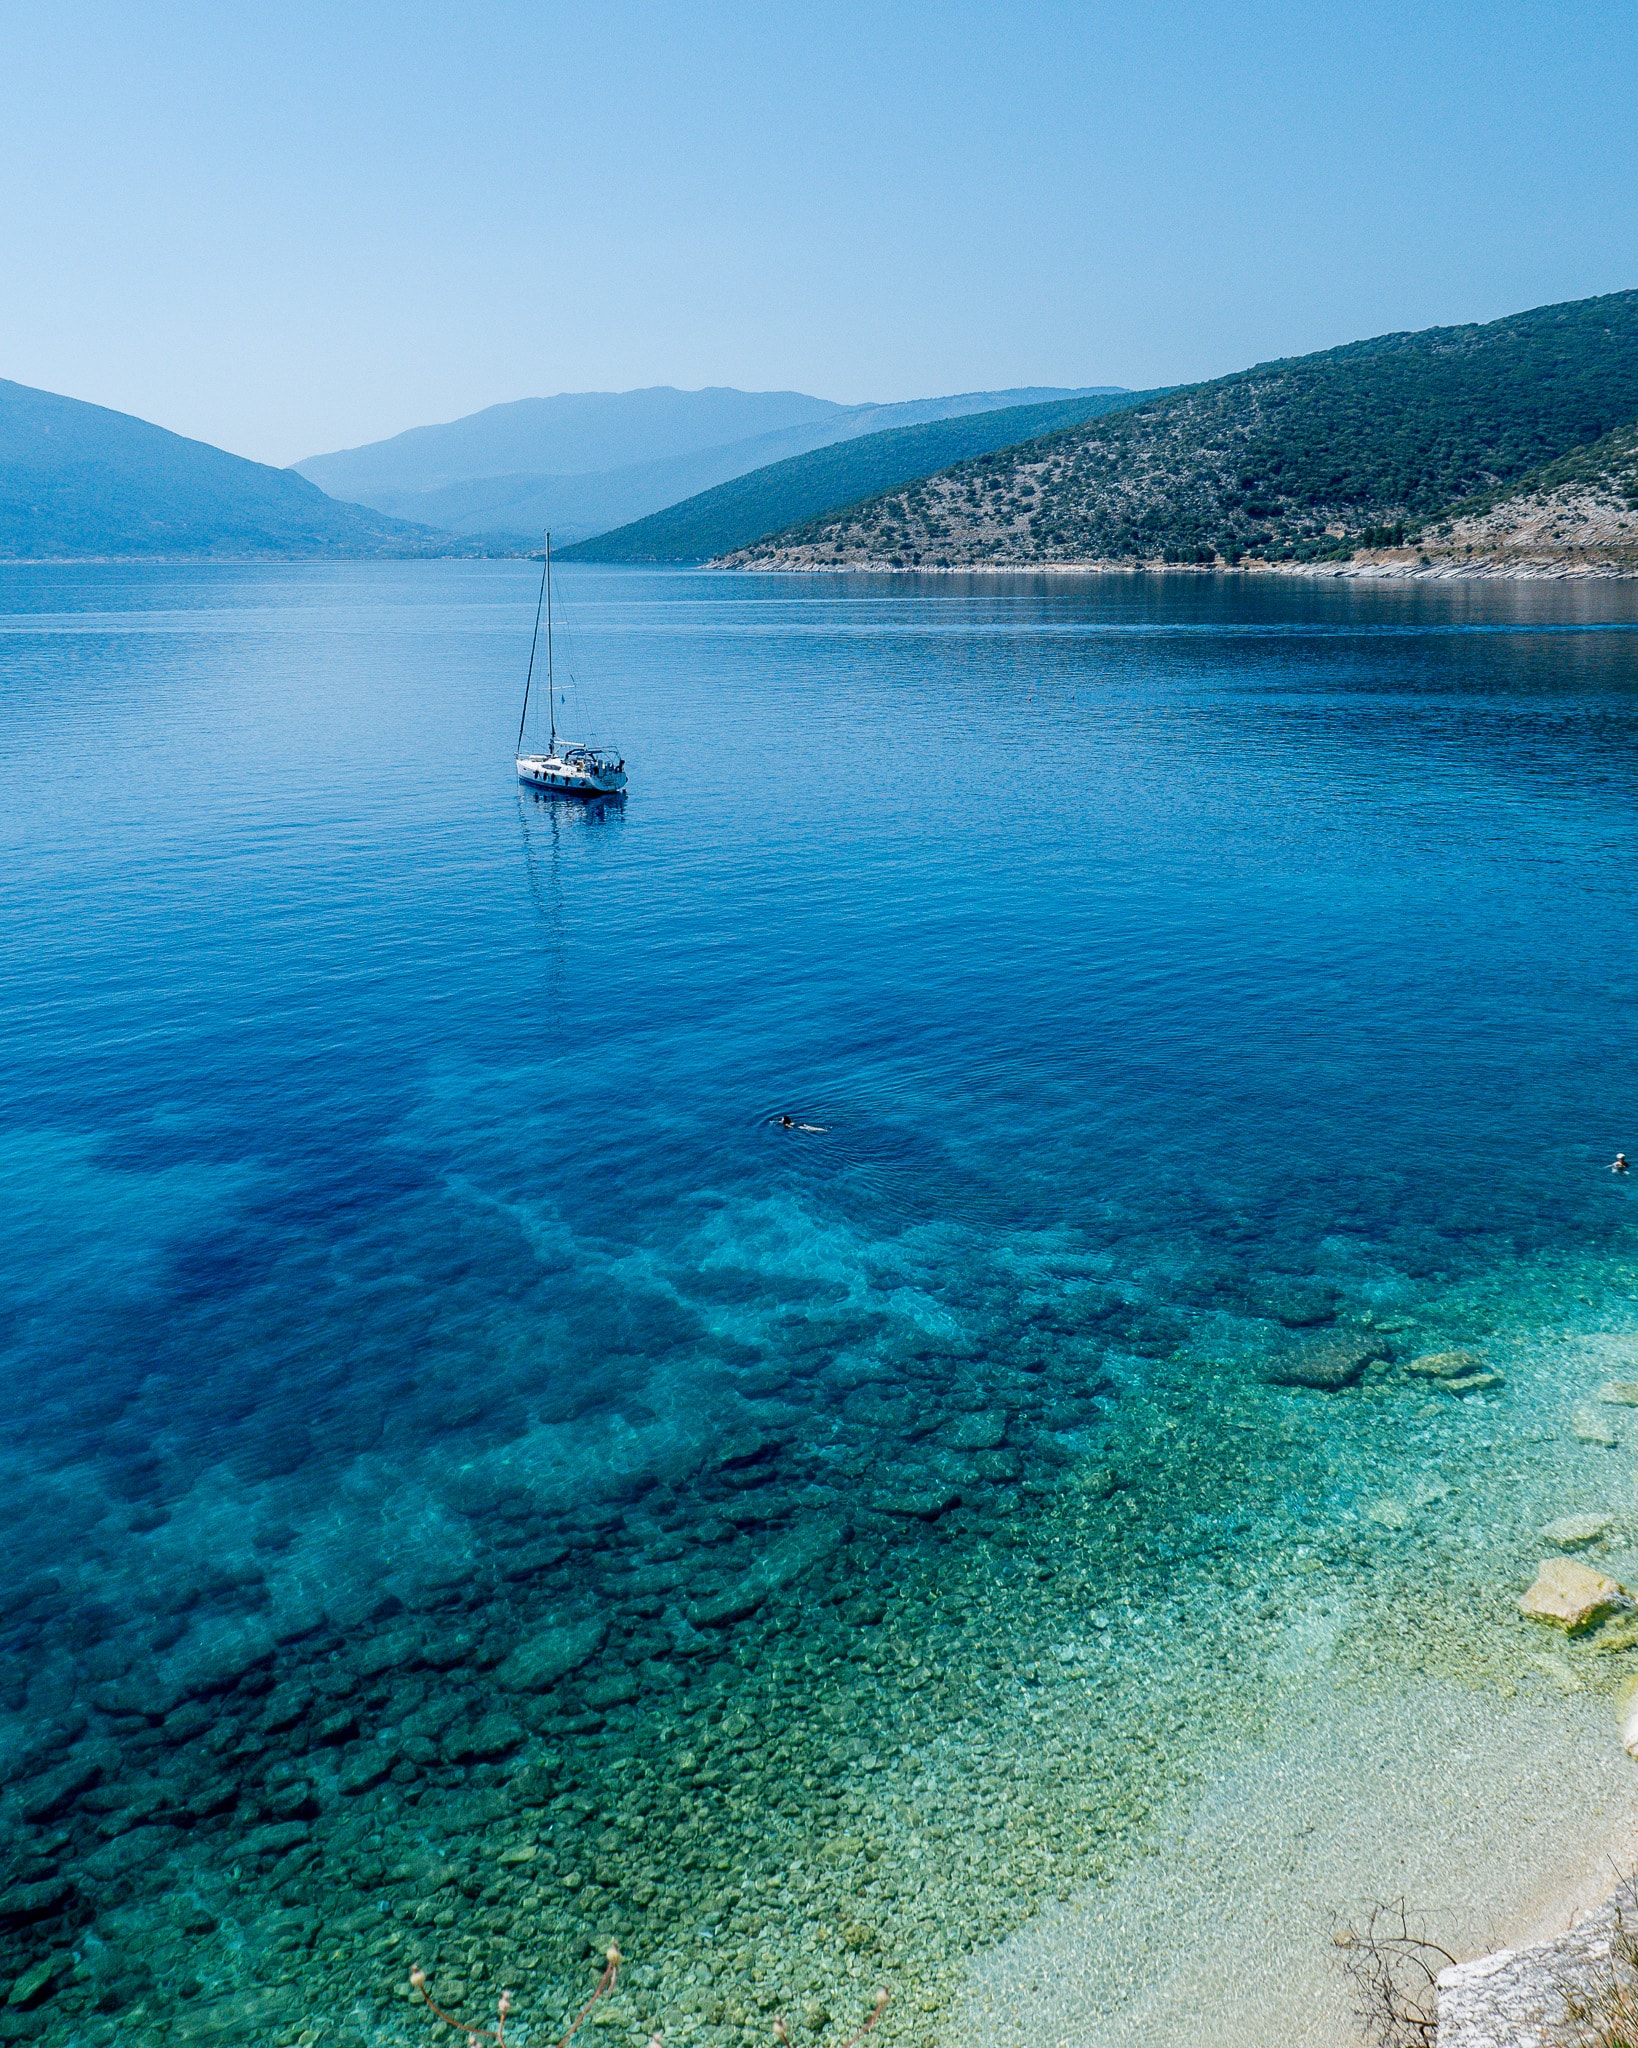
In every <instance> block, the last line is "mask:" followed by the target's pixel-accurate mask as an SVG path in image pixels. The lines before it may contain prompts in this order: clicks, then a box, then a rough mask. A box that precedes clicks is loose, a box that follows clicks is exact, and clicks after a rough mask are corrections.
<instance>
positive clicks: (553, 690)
mask: <svg viewBox="0 0 1638 2048" xmlns="http://www.w3.org/2000/svg"><path fill="white" fill-rule="evenodd" d="M546 694H547V696H548V697H549V698H550V699H551V707H550V722H551V731H552V752H553V753H554V754H555V753H556V752H557V684H556V682H555V681H554V679H553V676H552V533H551V528H550V527H548V528H547V529H546Z"/></svg>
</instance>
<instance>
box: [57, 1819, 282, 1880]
mask: <svg viewBox="0 0 1638 2048" xmlns="http://www.w3.org/2000/svg"><path fill="white" fill-rule="evenodd" d="M306 1832H307V1830H306V1829H305V1828H303V1829H302V1833H303V1834H304V1835H305V1834H306ZM176 1841H177V1834H176V1830H175V1829H174V1828H164V1827H139V1828H132V1829H130V1830H129V1831H128V1832H127V1833H125V1834H122V1835H117V1836H116V1837H115V1838H114V1840H113V1841H111V1842H109V1843H108V1844H107V1845H106V1846H105V1847H104V1848H101V1849H98V1850H96V1851H94V1852H93V1853H92V1854H91V1855H89V1856H87V1857H86V1858H85V1860H84V1861H83V1863H82V1864H81V1865H80V1868H81V1869H82V1870H83V1871H84V1872H85V1874H86V1875H87V1877H90V1878H93V1879H95V1880H96V1882H97V1883H99V1884H113V1883H117V1882H118V1881H119V1880H120V1879H121V1878H124V1877H126V1876H128V1875H129V1874H130V1873H131V1872H132V1871H134V1870H145V1869H146V1868H147V1866H148V1865H149V1864H150V1863H151V1862H152V1861H153V1859H154V1858H155V1857H156V1856H162V1855H163V1854H164V1853H165V1851H166V1850H167V1849H171V1848H174V1847H175V1846H176Z"/></svg>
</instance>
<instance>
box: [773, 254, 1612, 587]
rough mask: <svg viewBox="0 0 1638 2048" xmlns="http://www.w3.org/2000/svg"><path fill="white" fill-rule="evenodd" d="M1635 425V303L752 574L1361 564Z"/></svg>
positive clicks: (1173, 415)
mask: <svg viewBox="0 0 1638 2048" xmlns="http://www.w3.org/2000/svg"><path fill="white" fill-rule="evenodd" d="M1635 415H1638V292H1617V293H1612V294H1610V295H1609V296H1607V297H1604V298H1598V299H1584V300H1580V301H1577V302H1575V303H1572V304H1569V305H1562V306H1545V307H1541V308H1539V309H1537V310H1536V311H1534V312H1529V313H1520V314H1515V315H1512V316H1510V317H1509V318H1507V319H1503V320H1496V321H1492V322H1490V323H1489V324H1487V325H1485V326H1472V327H1444V328H1430V329H1427V330H1425V331H1424V332H1421V333H1416V334H1390V335H1383V336H1381V337H1379V338H1378V339H1376V340H1374V341H1363V342H1354V343H1351V344H1349V345H1348V346H1346V347H1343V348H1335V349H1327V350H1325V351H1323V352H1322V353H1320V354H1318V355H1311V356H1300V357H1296V358H1292V359H1290V360H1287V361H1283V362H1274V363H1263V364H1260V365H1258V366H1257V367H1256V368H1255V369H1252V370H1245V371H1242V372H1240V373H1238V374H1237V375H1235V376H1232V377H1224V378H1220V379H1218V380H1217V381H1216V382H1214V383H1210V384H1200V385H1193V386H1190V387H1188V388H1187V389H1184V390H1181V391H1175V392H1170V393H1166V394H1162V395H1159V396H1155V397H1151V398H1149V399H1146V400H1145V401H1143V402H1142V403H1140V404H1137V405H1135V406H1133V407H1132V408H1130V409H1128V410H1125V411H1122V412H1120V413H1117V414H1114V415H1112V416H1110V417H1108V418H1105V419H1100V420H1095V421H1092V422H1090V423H1089V424H1087V425H1084V426H1077V427H1069V428H1066V429H1064V430H1062V431H1059V432H1057V433H1054V434H1048V435H1045V436H1042V437H1040V438H1037V439H1036V440H1034V441H1032V442H1030V443H1028V444H1026V445H1025V446H1022V447H1016V448H1008V449H1005V450H1003V451H1001V452H999V453H991V454H988V455H981V456H978V457H976V458H975V459H973V460H971V461H967V462H964V463H961V464H959V465H958V466H956V467H954V468H951V469H948V470H945V471H943V472H941V473H940V474H938V475H936V476H932V477H928V478H926V479H924V480H923V481H920V482H918V483H914V484H911V485H909V486H908V487H906V488H903V489H898V490H890V491H887V492H885V493H882V494H879V495H878V496H876V497H875V498H873V499H871V500H869V501H868V502H867V503H865V504H862V505H859V506H856V507H853V508H852V509H851V510H849V511H848V512H847V513H846V514H845V515H843V516H841V517H838V518H829V519H825V518H821V519H816V520H810V521H809V522H807V523H806V524H805V525H802V526H798V527H794V528H792V529H790V530H788V531H786V532H783V533H780V534H777V535H775V536H772V537H771V538H769V539H766V540H764V541H762V542H761V543H759V544H757V545H756V546H754V547H750V548H746V549H743V550H741V551H740V553H739V554H737V555H736V556H735V557H734V560H735V561H736V562H737V563H740V564H743V565H754V564H760V563H769V562H780V563H784V564H787V565H789V566H793V567H796V566H822V565H824V564H827V563H886V564H889V565H909V566H913V565H918V564H919V565H923V566H926V565H936V564H943V563H948V564H959V563H984V562H994V563H1018V564H1024V563H1044V562H1090V561H1115V562H1120V561H1125V562H1140V561H1151V562H1152V561H1169V562H1201V563H1206V562H1212V561H1224V562H1228V563H1234V562H1239V561H1241V560H1244V559H1247V558H1250V559H1253V560H1265V561H1293V560H1311V559H1315V558H1318V557H1324V556H1345V555H1348V554H1351V553H1352V552H1353V551H1354V549H1355V547H1356V546H1359V545H1371V544H1379V543H1381V542H1384V541H1387V540H1390V539H1395V538H1402V537H1403V534H1404V532H1405V530H1406V528H1407V527H1414V526H1415V525H1417V524H1419V523H1421V522H1423V521H1425V520H1427V519H1429V518H1430V517H1433V516H1435V515H1440V514H1444V513H1446V512H1447V511H1448V510H1449V509H1450V508H1452V507H1454V506H1458V505H1460V504H1461V503H1462V502H1463V501H1464V500H1467V499H1470V498H1474V497H1476V496H1477V495H1478V494H1480V493H1483V492H1487V491H1490V490H1493V489H1494V488H1496V487H1497V486H1499V485H1505V484H1507V483H1510V482H1513V481H1515V480H1517V479H1518V478H1520V477H1522V476H1524V475H1526V474H1527V473H1529V472H1530V471H1532V470H1535V469H1537V468H1539V467H1540V466H1541V465H1543V464H1545V463H1549V462H1552V461H1555V460H1557V459H1558V458H1561V457H1563V456H1565V455H1567V454H1568V453H1569V452H1570V451H1571V450H1572V449H1575V448H1578V447H1582V446H1585V445H1586V444H1588V443H1591V442H1594V441H1596V440H1598V439H1599V437H1600V436H1602V435H1604V434H1607V433H1609V432H1610V431H1611V430H1612V429H1614V428H1616V427H1619V426H1622V425H1624V424H1625V423H1626V422H1628V421H1630V420H1632V419H1633V418H1634V417H1635Z"/></svg>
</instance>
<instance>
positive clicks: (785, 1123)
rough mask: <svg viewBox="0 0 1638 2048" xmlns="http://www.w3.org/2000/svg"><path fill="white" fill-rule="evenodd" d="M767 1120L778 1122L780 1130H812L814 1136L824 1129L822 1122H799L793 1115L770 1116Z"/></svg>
mask: <svg viewBox="0 0 1638 2048" xmlns="http://www.w3.org/2000/svg"><path fill="white" fill-rule="evenodd" d="M768 1121H769V1123H771V1124H778V1126H779V1128H780V1129H781V1130H782V1131H812V1132H813V1133H814V1135H815V1136H820V1135H822V1134H823V1132H824V1130H825V1129H826V1126H825V1125H824V1124H799V1123H798V1122H797V1121H796V1119H795V1117H793V1116H771V1117H769V1119H768Z"/></svg>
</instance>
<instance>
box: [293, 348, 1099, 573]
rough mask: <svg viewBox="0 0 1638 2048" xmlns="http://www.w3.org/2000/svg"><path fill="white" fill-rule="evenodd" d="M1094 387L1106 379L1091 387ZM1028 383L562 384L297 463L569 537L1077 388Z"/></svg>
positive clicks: (457, 521) (367, 488)
mask: <svg viewBox="0 0 1638 2048" xmlns="http://www.w3.org/2000/svg"><path fill="white" fill-rule="evenodd" d="M1096 389H1097V392H1098V393H1102V392H1104V391H1108V390H1112V389H1114V387H1112V386H1099V387H1096ZM1092 395H1094V393H1093V392H1091V391H1071V390H1060V389H1057V388H1055V387H1029V388H1026V389H1023V390H1017V391H969V392H963V393H960V394H958V395H956V396H953V397H946V398H913V399H906V400H904V401H902V402H901V403H897V404H892V405H837V404H835V403H833V402H832V401H831V400H829V399H825V398H811V397H808V396H806V395H805V394H804V393H802V392H800V391H735V390H733V389H731V388H729V387H726V386H720V387H712V388H710V389H707V390H704V391H676V390H673V389H672V388H671V387H670V386H669V385H660V386H656V387H654V388H652V389H649V390H643V391H619V392H609V391H580V392H565V393H563V394H561V395H560V396H558V397H556V398H522V399H517V400H515V401H514V402H512V403H511V404H508V405H492V406H490V407H488V408H487V409H486V410H485V411H483V412H478V413H472V414H471V415H469V416H468V417H467V418H465V419H459V420H452V421H450V422H449V423H448V425H446V426H437V427H415V428H412V429H411V430H410V431H409V432H408V433H404V434H398V435H395V436H394V437H393V438H392V439H391V440H390V441H377V442H374V443H372V444H370V445H369V446H366V447H362V448H348V449H343V450H341V451H339V452H338V453H336V454H333V455H315V456H310V457H309V458H308V459H307V460H305V461H303V462H300V463H297V464H296V468H297V470H298V472H299V473H300V474H301V475H302V476H305V477H307V478H308V479H309V480H310V481H311V482H313V483H316V484H318V485H319V486H321V488H323V489H324V490H327V491H332V492H334V493H336V494H338V495H339V496H343V497H346V498H349V499H352V500H355V501H357V502H358V503H360V504H365V505H370V506H373V507H374V508H375V509H376V510H377V511H380V512H386V513H389V514H391V515H393V516H395V517H397V518H407V519H416V520H421V521H424V522H425V523H427V524H428V525H432V526H436V527H439V528H441V529H444V530H446V531H449V532H454V533H465V534H472V535H490V534H495V535H502V534H504V535H515V536H518V537H520V538H526V539H529V540H538V539H539V537H540V533H541V530H542V528H544V527H547V526H550V527H551V529H552V531H553V534H554V535H555V536H556V537H557V538H558V539H560V540H562V541H564V542H565V543H567V542H570V541H574V540H577V539H580V538H583V537H585V536H588V535H591V534H597V533H605V532H607V531H609V530H610V529H611V528H613V527H617V526H624V525H626V524H628V523H629V522H630V521H632V520H634V519H641V518H643V517H644V516H645V515H646V514H648V513H651V512H656V511H659V510H660V509H661V508H663V507H665V506H668V505H674V504H676V503H678V501H679V500H681V499H684V498H692V497H694V496H695V495H696V494H697V493H699V492H701V491H706V490H709V489H711V488H712V486H713V485H716V484H721V483H726V482H728V481H729V480H731V479H732V478H734V477H740V476H745V475H747V474H749V472H750V471H752V470H757V469H763V468H766V467H767V465H768V464H769V463H774V462H782V461H785V460H787V459H788V458H790V457H792V456H796V455H803V454H806V453H807V452H808V451H809V450H811V449H815V448H824V447H829V446H831V445H832V444H833V443H835V442H838V441H846V440H852V439H855V438H857V437H858V436H860V435H865V434H876V433H880V432H882V431H883V430H885V429H889V428H895V427H908V426H916V425H920V424H922V423H923V422H926V421H931V420H942V419H950V418H955V417H958V416H962V415H965V414H968V413H980V412H991V411H994V410H995V409H996V408H998V407H1002V406H1007V407H1011V406H1019V405H1033V404H1040V403H1043V402H1047V401H1052V400H1062V399H1068V398H1082V397H1089V396H1092Z"/></svg>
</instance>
